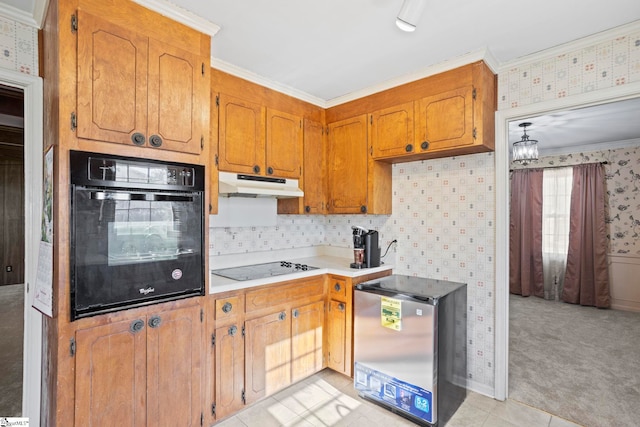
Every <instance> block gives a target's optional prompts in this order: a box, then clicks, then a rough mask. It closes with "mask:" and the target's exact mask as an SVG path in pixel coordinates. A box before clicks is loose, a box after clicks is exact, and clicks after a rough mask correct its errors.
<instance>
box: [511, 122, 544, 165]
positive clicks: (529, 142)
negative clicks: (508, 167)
mask: <svg viewBox="0 0 640 427" xmlns="http://www.w3.org/2000/svg"><path fill="white" fill-rule="evenodd" d="M518 126H520V127H521V128H523V132H524V133H523V135H522V139H521V140H520V141H518V142H514V143H513V150H512V151H511V156H512V158H513V161H514V162H520V163H521V164H523V165H528V164H529V162H531V161H533V160H538V141H536V140H535V139H529V135H527V126H531V122H524V123H520V124H519V125H518Z"/></svg>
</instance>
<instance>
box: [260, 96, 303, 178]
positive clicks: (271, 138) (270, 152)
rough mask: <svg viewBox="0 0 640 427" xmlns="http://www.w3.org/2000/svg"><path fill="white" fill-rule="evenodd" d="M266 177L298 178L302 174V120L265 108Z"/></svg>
mask: <svg viewBox="0 0 640 427" xmlns="http://www.w3.org/2000/svg"><path fill="white" fill-rule="evenodd" d="M266 132H267V140H266V149H267V151H266V171H265V173H266V174H267V175H273V176H277V177H282V178H300V175H301V174H302V118H301V117H299V116H295V115H293V114H288V113H283V112H281V111H277V110H273V109H271V108H267V130H266Z"/></svg>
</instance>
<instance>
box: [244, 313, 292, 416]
mask: <svg viewBox="0 0 640 427" xmlns="http://www.w3.org/2000/svg"><path fill="white" fill-rule="evenodd" d="M245 363H246V365H245V387H246V388H245V399H246V403H247V404H251V403H253V402H255V401H256V400H258V399H260V398H262V397H264V396H267V395H270V394H273V393H274V392H276V391H278V390H280V389H282V388H284V387H286V386H288V385H289V384H291V320H290V318H289V316H288V315H287V311H286V310H281V311H278V312H275V313H270V314H267V315H264V316H260V317H257V318H255V319H251V320H247V321H246V322H245Z"/></svg>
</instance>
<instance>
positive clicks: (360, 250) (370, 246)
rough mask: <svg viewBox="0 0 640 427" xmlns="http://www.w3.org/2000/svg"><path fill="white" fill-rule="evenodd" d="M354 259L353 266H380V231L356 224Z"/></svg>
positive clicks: (354, 229) (354, 231) (354, 228)
mask: <svg viewBox="0 0 640 427" xmlns="http://www.w3.org/2000/svg"><path fill="white" fill-rule="evenodd" d="M351 229H352V230H353V261H354V262H352V263H351V268H371V267H379V266H380V246H378V232H377V231H376V230H367V229H366V228H363V227H360V226H357V225H354V226H352V227H351Z"/></svg>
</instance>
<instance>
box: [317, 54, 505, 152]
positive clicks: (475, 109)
mask: <svg viewBox="0 0 640 427" xmlns="http://www.w3.org/2000/svg"><path fill="white" fill-rule="evenodd" d="M495 109H496V94H495V76H494V75H493V73H492V72H491V70H490V69H489V68H488V67H487V66H486V65H485V64H484V63H483V62H477V63H474V64H469V65H465V66H463V67H460V68H456V69H454V70H450V71H446V72H444V73H441V74H437V75H434V76H431V77H427V78H425V79H422V80H418V81H415V82H412V83H407V84H405V85H402V86H398V87H395V88H392V89H389V90H387V91H383V92H380V93H377V94H373V95H370V96H368V97H365V98H361V99H358V100H355V101H352V102H351V103H348V104H345V105H343V106H337V107H333V108H332V109H329V110H328V112H327V118H328V120H332V119H340V118H342V117H350V116H351V115H353V114H357V113H364V112H366V113H367V114H369V126H370V130H369V143H370V147H369V149H370V153H371V156H372V158H373V159H374V160H379V161H384V162H389V163H399V162H409V161H414V160H424V159H431V158H438V157H449V156H457V155H463V154H472V153H481V152H487V151H493V149H494V144H495V141H494V139H495V137H494V127H495V125H494V112H495Z"/></svg>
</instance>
